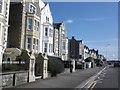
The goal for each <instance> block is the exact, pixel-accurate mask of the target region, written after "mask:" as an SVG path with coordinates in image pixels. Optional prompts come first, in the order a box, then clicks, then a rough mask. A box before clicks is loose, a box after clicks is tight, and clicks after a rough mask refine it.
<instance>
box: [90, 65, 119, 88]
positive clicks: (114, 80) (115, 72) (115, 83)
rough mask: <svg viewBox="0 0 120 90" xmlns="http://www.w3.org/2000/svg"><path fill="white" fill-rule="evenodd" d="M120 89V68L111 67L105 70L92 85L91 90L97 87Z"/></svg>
mask: <svg viewBox="0 0 120 90" xmlns="http://www.w3.org/2000/svg"><path fill="white" fill-rule="evenodd" d="M103 88H104V89H108V88H109V89H111V90H112V89H113V90H114V89H116V90H120V68H115V67H109V68H107V69H106V70H104V71H103V72H102V73H101V74H100V75H99V76H98V77H97V78H96V80H95V81H94V83H93V84H92V85H91V90H92V89H93V90H97V89H103Z"/></svg>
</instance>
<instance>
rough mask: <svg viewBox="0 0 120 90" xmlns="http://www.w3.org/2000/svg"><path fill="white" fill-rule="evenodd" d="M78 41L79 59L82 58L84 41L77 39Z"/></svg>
mask: <svg viewBox="0 0 120 90" xmlns="http://www.w3.org/2000/svg"><path fill="white" fill-rule="evenodd" d="M77 42H78V43H79V61H83V60H84V42H83V40H77Z"/></svg>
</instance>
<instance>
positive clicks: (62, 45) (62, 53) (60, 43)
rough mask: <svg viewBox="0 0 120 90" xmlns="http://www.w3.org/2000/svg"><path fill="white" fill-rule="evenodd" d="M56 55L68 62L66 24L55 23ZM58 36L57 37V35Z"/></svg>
mask: <svg viewBox="0 0 120 90" xmlns="http://www.w3.org/2000/svg"><path fill="white" fill-rule="evenodd" d="M53 25H54V39H53V40H54V48H53V50H54V54H55V55H57V56H59V57H61V58H62V60H66V59H67V57H68V50H67V45H68V44H67V43H68V39H67V38H66V37H67V36H66V33H67V31H66V28H65V24H64V22H61V23H54V24H53ZM55 34H56V35H55Z"/></svg>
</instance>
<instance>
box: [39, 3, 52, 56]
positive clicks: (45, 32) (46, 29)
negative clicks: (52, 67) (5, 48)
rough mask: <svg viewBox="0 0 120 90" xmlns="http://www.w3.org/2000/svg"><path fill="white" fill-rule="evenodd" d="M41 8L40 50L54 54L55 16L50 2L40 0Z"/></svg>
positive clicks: (50, 54)
mask: <svg viewBox="0 0 120 90" xmlns="http://www.w3.org/2000/svg"><path fill="white" fill-rule="evenodd" d="M39 5H40V9H41V25H40V32H41V33H40V52H41V53H46V54H47V55H49V56H53V55H54V54H53V18H52V15H51V11H50V7H49V4H48V3H43V2H42V1H40V2H39Z"/></svg>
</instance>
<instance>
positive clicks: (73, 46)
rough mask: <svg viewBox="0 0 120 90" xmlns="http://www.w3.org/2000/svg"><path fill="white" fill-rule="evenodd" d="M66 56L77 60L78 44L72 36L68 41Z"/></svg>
mask: <svg viewBox="0 0 120 90" xmlns="http://www.w3.org/2000/svg"><path fill="white" fill-rule="evenodd" d="M68 55H69V58H71V59H75V60H78V59H79V43H78V42H77V40H76V39H75V38H74V36H72V39H69V41H68Z"/></svg>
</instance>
